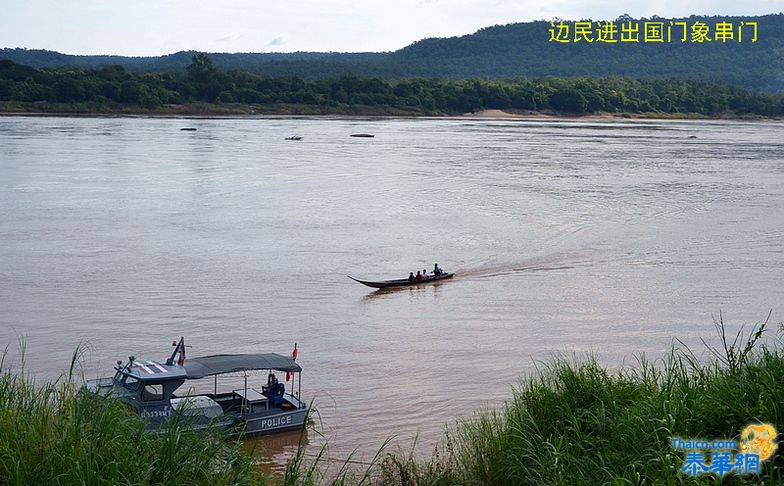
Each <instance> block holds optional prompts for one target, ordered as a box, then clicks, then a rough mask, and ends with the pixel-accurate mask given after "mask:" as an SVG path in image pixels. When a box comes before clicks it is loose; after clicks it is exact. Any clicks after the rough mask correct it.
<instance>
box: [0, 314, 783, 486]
mask: <svg viewBox="0 0 784 486" xmlns="http://www.w3.org/2000/svg"><path fill="white" fill-rule="evenodd" d="M766 324H767V320H766V321H765V322H763V323H762V324H761V325H759V326H757V327H754V328H752V329H751V330H750V331H749V335H748V337H745V336H744V334H743V332H742V330H741V331H739V332H738V333H737V334H736V335H735V337H734V339H733V340H729V339H728V338H727V333H726V332H725V331H726V328H725V324H724V321H723V318H722V317H720V318H719V320H718V321H717V329H718V330H719V337H720V343H721V344H720V346H719V347H710V346H709V347H708V349H709V351H710V354H711V356H712V359H711V360H709V361H707V362H704V361H700V360H698V359H697V358H696V357H695V355H694V354H692V353H691V351H689V350H688V348H686V347H685V346H677V347H673V349H672V351H671V352H670V353H669V354H668V355H667V356H666V357H665V358H664V359H662V360H660V361H657V362H649V361H647V360H645V359H644V358H639V359H638V361H637V363H636V364H635V366H633V367H628V368H624V369H622V370H620V371H616V372H610V371H608V370H607V369H605V368H603V367H602V366H600V365H599V364H598V363H597V361H596V359H595V358H593V357H589V358H587V359H585V360H582V361H576V360H574V359H565V358H558V359H554V360H552V361H551V362H549V363H547V364H546V365H544V366H543V367H542V368H541V369H539V370H537V373H536V374H535V375H533V376H531V377H529V378H528V379H525V380H523V381H521V382H520V384H519V386H518V387H517V388H515V389H514V390H513V393H512V398H511V400H510V401H509V402H508V403H507V404H506V406H505V407H503V408H502V409H501V410H498V411H495V410H485V411H481V412H479V413H477V414H476V415H475V416H473V417H471V418H469V419H465V420H462V421H460V422H458V423H457V424H456V425H455V426H453V427H450V428H447V429H446V431H445V433H444V436H443V439H442V440H441V442H440V443H439V445H438V446H437V447H436V449H435V452H434V454H433V456H432V457H431V458H430V459H429V460H421V459H419V458H417V457H416V456H414V454H413V452H411V453H408V454H406V453H400V452H393V453H387V452H385V448H386V445H387V443H385V444H383V445H382V446H381V447H380V449H379V451H378V453H377V454H376V457H374V458H373V460H372V461H371V462H370V463H369V464H365V465H363V466H362V467H359V468H356V467H354V466H353V463H352V460H351V457H349V458H348V459H346V460H344V461H341V462H339V463H338V464H337V465H336V466H333V465H331V464H330V463H329V460H328V459H327V446H326V445H324V446H323V447H322V448H321V449H320V450H319V452H318V453H317V454H316V455H315V457H310V458H308V457H307V456H306V454H305V448H304V445H301V446H300V447H299V449H298V451H297V452H296V454H295V456H294V457H293V458H292V460H291V461H290V462H289V465H288V467H287V468H286V470H285V471H284V472H282V473H281V474H279V475H275V476H271V475H266V474H264V473H263V472H262V471H261V469H260V468H258V467H255V465H254V463H253V459H252V455H251V454H247V453H242V452H240V449H239V448H238V444H237V442H236V441H235V440H234V439H231V438H229V437H227V436H226V435H222V434H218V433H211V434H208V435H203V434H197V433H195V432H190V431H188V429H187V426H186V427H183V426H182V425H187V424H180V423H178V422H177V421H175V422H174V423H173V424H172V426H171V427H169V428H168V429H166V430H165V431H164V432H165V433H162V434H161V433H157V432H150V431H148V430H147V429H145V424H144V422H142V421H141V420H140V419H138V418H136V417H134V416H132V415H130V414H129V413H128V410H127V408H126V406H124V405H123V404H121V403H119V402H116V401H112V400H101V399H97V398H95V397H92V396H90V395H87V394H84V393H79V392H78V389H77V387H76V385H75V384H74V379H73V378H74V377H73V370H74V367H75V363H76V361H77V354H78V353H77V354H75V355H74V360H73V362H72V366H71V369H70V370H69V372H67V373H66V374H64V375H63V376H62V377H61V378H60V379H59V380H56V381H55V382H52V383H46V384H43V385H40V386H39V385H37V384H36V383H35V382H34V381H33V380H32V379H30V378H29V377H25V376H24V374H23V373H21V372H17V373H12V372H10V371H0V484H9V485H27V484H96V485H100V484H128V485H130V484H166V485H172V484H218V485H232V484H238V485H239V484H280V485H284V486H295V485H320V484H333V485H343V484H402V485H415V484H416V485H418V484H434V485H435V484H443V485H449V484H491V485H504V484H523V485H525V484H547V485H583V484H586V485H587V484H590V485H593V484H609V485H637V484H651V485H659V484H662V485H674V484H718V483H722V484H759V483H765V484H784V459H782V457H781V455H780V454H778V453H777V454H776V455H774V456H773V458H772V459H770V460H769V461H767V462H765V463H764V464H763V468H762V474H761V475H760V476H753V475H746V476H728V477H725V478H724V479H723V480H722V479H719V478H717V477H716V476H711V475H702V476H699V477H696V478H694V477H689V476H686V475H684V474H683V473H681V472H680V468H681V466H682V465H683V459H684V457H683V454H684V453H683V452H682V451H675V450H673V449H672V446H671V438H673V437H682V438H691V437H698V438H707V439H732V438H737V436H738V434H739V432H740V431H741V430H742V429H743V427H744V426H745V425H747V424H749V423H751V422H768V423H772V424H773V425H774V427H776V429H777V430H784V351H782V349H781V347H780V344H781V341H777V345H776V346H773V347H766V346H763V345H761V344H760V343H759V342H758V341H759V340H760V338H761V336H762V335H763V332H764V330H765V326H766ZM0 370H3V363H2V360H0ZM412 451H413V449H412Z"/></svg>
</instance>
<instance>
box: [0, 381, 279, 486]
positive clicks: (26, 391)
mask: <svg viewBox="0 0 784 486" xmlns="http://www.w3.org/2000/svg"><path fill="white" fill-rule="evenodd" d="M0 368H1V367H0ZM70 378H71V376H70V374H69V375H67V376H63V377H61V378H60V379H59V380H56V381H55V382H51V383H46V384H44V385H42V386H38V385H37V384H36V383H35V382H34V381H33V380H32V379H30V378H29V377H25V376H24V375H23V373H13V372H11V371H8V370H4V371H2V372H1V374H0V484H4V485H5V484H8V485H20V486H21V485H31V484H38V485H44V484H63V485H65V484H69V485H70V484H91V485H100V484H107V485H115V484H123V485H132V484H140V485H141V484H167V485H173V484H215V485H230V484H247V483H248V482H251V481H254V482H259V483H263V482H266V480H265V479H266V478H265V477H264V476H263V475H261V473H260V471H259V470H258V469H257V468H255V467H253V465H252V461H251V460H250V457H249V456H243V455H242V454H240V453H239V452H238V447H237V444H236V442H232V441H230V440H227V438H226V437H225V436H221V435H219V434H217V433H212V434H207V435H199V434H197V433H195V432H189V431H187V430H186V429H185V428H183V427H181V426H180V425H181V424H179V423H176V422H175V423H173V424H172V426H171V427H169V428H167V429H165V430H162V431H150V430H148V429H145V424H144V422H143V421H142V420H141V419H139V418H138V417H136V416H133V415H131V414H130V413H129V411H128V408H127V406H125V405H123V404H122V403H120V402H118V401H115V400H103V399H100V398H97V397H95V396H91V395H88V394H86V393H81V392H79V389H78V386H77V385H76V384H75V383H74V382H73V381H72V380H71V379H70Z"/></svg>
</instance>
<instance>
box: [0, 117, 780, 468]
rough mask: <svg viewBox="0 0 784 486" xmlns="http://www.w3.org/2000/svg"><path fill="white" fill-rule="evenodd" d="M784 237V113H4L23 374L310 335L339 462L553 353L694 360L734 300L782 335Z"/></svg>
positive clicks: (307, 357) (436, 422)
mask: <svg viewBox="0 0 784 486" xmlns="http://www.w3.org/2000/svg"><path fill="white" fill-rule="evenodd" d="M184 127H189V128H196V129H197V130H196V131H182V130H181V128H184ZM356 132H370V133H373V134H375V138H352V137H349V134H351V133H356ZM295 134H296V135H300V136H302V137H303V140H301V141H287V140H284V138H285V137H287V136H291V135H295ZM783 242H784V123H781V122H773V121H765V122H744V121H640V120H611V121H596V120H566V119H564V120H555V119H553V120H509V119H473V118H448V119H426V118H423V119H409V118H399V119H394V118H392V119H384V118H381V119H379V118H339V117H336V118H329V117H323V118H243V119H161V118H89V117H86V118H56V117H0V344H3V345H7V346H8V356H7V357H6V361H5V366H6V367H19V366H20V355H21V352H20V348H24V355H25V369H26V370H27V371H29V372H31V373H33V374H35V375H36V376H43V377H46V378H54V377H56V376H57V375H58V374H59V373H61V372H62V371H63V370H64V369H65V368H67V366H68V361H69V359H70V356H71V353H72V352H73V351H74V349H76V348H77V346H80V345H81V346H83V347H85V349H86V352H85V354H84V356H83V360H82V361H83V367H84V373H85V375H86V376H87V377H88V378H91V377H95V376H98V375H102V374H103V375H105V374H107V372H109V371H111V366H112V364H113V363H114V361H115V360H118V359H124V358H125V357H127V356H129V355H134V356H137V357H145V358H165V357H166V356H167V355H168V354H169V353H170V352H171V349H172V348H171V341H172V340H173V339H176V338H179V337H180V336H185V338H186V341H187V343H188V344H189V345H191V346H192V348H189V349H188V353H189V355H191V356H196V355H206V354H216V353H233V352H234V353H242V352H268V351H269V352H279V353H283V354H288V353H290V352H291V350H292V347H293V345H294V343H295V342H296V343H298V346H299V359H298V361H299V362H300V363H301V365H302V366H303V368H304V373H303V395H304V397H305V398H306V399H313V400H314V403H315V404H316V406H317V408H318V410H319V412H320V419H319V420H318V421H317V426H318V427H319V428H320V430H321V431H322V432H323V434H324V436H325V437H326V438H327V439H328V440H329V443H330V448H331V454H332V455H333V456H335V457H338V458H340V457H345V456H346V455H348V454H349V453H350V452H351V451H352V450H354V449H357V451H358V453H357V455H356V458H358V459H359V460H366V459H367V458H369V457H372V454H373V453H374V452H375V450H376V449H377V448H378V447H379V446H380V445H381V444H382V442H383V441H384V440H385V439H386V438H388V437H389V436H391V435H392V434H395V438H394V440H393V444H395V445H398V446H400V447H403V448H404V449H406V448H409V447H410V446H411V443H412V440H413V438H414V437H415V436H416V435H417V434H418V435H419V447H420V451H421V452H420V453H421V454H424V455H427V454H429V453H430V451H431V450H432V444H433V443H434V442H435V441H436V440H437V439H438V438H439V436H440V434H441V431H442V428H443V425H444V424H445V423H453V422H454V420H455V419H457V418H459V417H466V416H470V415H471V414H472V413H473V412H474V411H475V410H478V409H480V408H482V407H485V406H487V407H497V406H499V405H500V404H501V403H502V401H503V400H504V399H506V398H508V397H509V396H510V394H511V392H510V390H511V387H512V386H514V385H515V384H516V383H518V380H519V379H520V378H521V377H524V376H526V375H529V374H531V373H535V372H536V367H537V366H539V365H540V364H541V362H542V361H547V360H548V359H550V358H551V357H553V356H554V355H559V354H561V355H563V354H566V355H567V356H571V355H576V356H586V355H587V354H589V353H595V354H596V355H597V356H598V358H599V360H600V361H601V362H602V363H604V364H606V365H607V366H610V367H612V368H617V367H620V366H624V365H633V364H634V362H635V356H636V355H639V354H640V353H645V354H646V356H648V357H650V358H657V357H661V356H662V355H663V354H664V353H666V352H667V350H668V349H670V347H671V346H672V345H673V342H674V340H675V339H676V338H677V339H680V340H682V341H683V342H684V343H686V344H689V345H690V346H693V347H694V348H695V350H698V351H699V350H700V349H702V344H701V343H700V338H706V339H709V340H710V339H712V338H713V336H714V333H715V331H714V329H713V322H712V316H717V317H718V314H719V312H722V314H723V316H724V318H725V320H727V321H728V322H729V324H730V325H731V326H733V327H732V328H733V329H735V328H737V326H739V325H740V324H741V323H749V324H750V323H754V322H758V321H760V320H762V319H764V318H765V316H766V315H767V313H768V311H769V310H771V309H772V310H773V316H772V318H771V327H772V328H773V329H772V330H771V334H772V335H774V334H775V326H774V324H775V323H776V322H779V321H781V320H782V311H783V310H784V309H782V307H781V304H782V302H784V285H782V284H783V283H784V277H782V268H784V245H783ZM436 262H437V263H438V264H439V265H440V266H441V267H443V268H444V269H445V270H447V271H454V272H456V273H457V276H456V277H455V278H454V279H453V280H451V281H448V282H445V283H443V284H440V285H431V286H426V287H421V288H412V289H403V290H399V291H394V292H375V291H373V290H372V289H369V288H367V287H363V286H361V285H359V284H357V283H355V282H353V281H351V280H349V279H348V278H347V277H346V275H347V274H350V275H352V276H355V277H358V278H366V279H381V278H403V277H405V276H407V275H408V273H409V272H410V271H416V270H417V269H423V268H427V269H428V270H429V269H432V266H433V264H434V263H436ZM20 343H21V344H20ZM258 379H259V380H264V379H265V377H259V378H258ZM321 440H322V439H320V438H317V437H315V436H313V435H311V443H312V444H319V443H320V442H321ZM296 441H297V436H296V434H294V436H293V437H292V436H291V435H290V434H289V436H288V437H286V436H284V437H283V438H282V439H280V438H277V439H274V440H270V441H269V443H268V446H265V447H267V449H268V450H267V452H266V453H265V454H266V455H267V457H268V458H269V459H271V460H273V461H277V462H283V461H285V459H286V458H287V457H288V455H289V454H291V451H292V450H293V448H295V446H296ZM262 444H264V442H263V441H262Z"/></svg>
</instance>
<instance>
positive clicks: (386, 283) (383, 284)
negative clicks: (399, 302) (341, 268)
mask: <svg viewBox="0 0 784 486" xmlns="http://www.w3.org/2000/svg"><path fill="white" fill-rule="evenodd" d="M346 276H347V277H348V278H350V279H351V280H353V281H355V282H359V283H361V284H362V285H367V286H368V287H373V288H374V289H388V288H391V287H410V286H413V285H424V284H428V283H431V282H438V281H439V280H446V279H449V278H452V277H454V276H455V274H454V273H442V274H441V275H438V276H431V277H427V278H425V279H422V280H414V281H412V282H409V281H408V279H407V278H401V279H397V280H381V281H380V282H369V281H367V280H359V279H356V278H354V277H352V276H351V275H346Z"/></svg>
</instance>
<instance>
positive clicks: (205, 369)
mask: <svg viewBox="0 0 784 486" xmlns="http://www.w3.org/2000/svg"><path fill="white" fill-rule="evenodd" d="M252 370H276V371H294V372H298V371H302V367H300V365H298V364H297V363H296V362H295V361H294V360H293V359H291V358H290V357H288V356H281V355H279V354H275V353H263V354H215V355H212V356H201V357H198V358H188V360H187V361H186V362H185V373H186V376H187V378H190V379H192V380H197V379H199V378H204V377H205V376H212V375H221V374H224V373H233V372H238V371H252Z"/></svg>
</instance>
